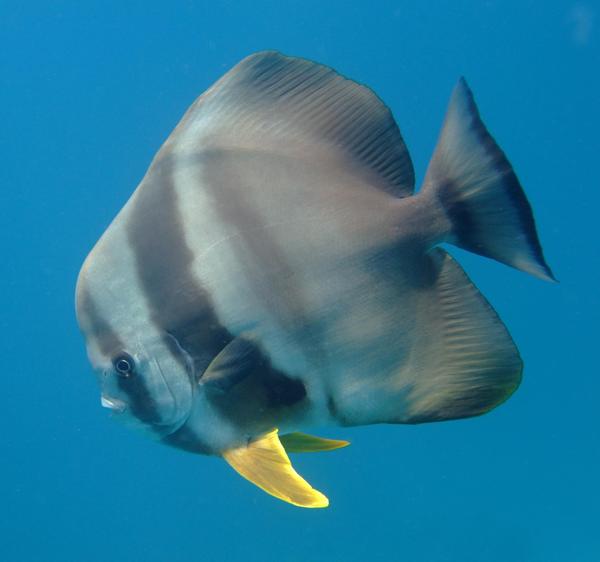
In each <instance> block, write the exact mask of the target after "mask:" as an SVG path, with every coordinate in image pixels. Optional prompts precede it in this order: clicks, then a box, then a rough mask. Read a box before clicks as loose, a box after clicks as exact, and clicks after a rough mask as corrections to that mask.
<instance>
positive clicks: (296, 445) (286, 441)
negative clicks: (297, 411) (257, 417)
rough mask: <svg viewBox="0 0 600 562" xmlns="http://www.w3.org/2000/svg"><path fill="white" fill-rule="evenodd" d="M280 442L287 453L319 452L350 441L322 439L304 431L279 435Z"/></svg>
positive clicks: (345, 445) (338, 447) (333, 448)
mask: <svg viewBox="0 0 600 562" xmlns="http://www.w3.org/2000/svg"><path fill="white" fill-rule="evenodd" d="M281 444H282V445H283V448H284V449H285V450H286V452H287V453H320V452H322V451H333V450H335V449H341V448H342V447H347V446H348V445H350V442H349V441H339V440H337V439H323V438H322V437H315V436H314V435H307V434H306V433H286V434H285V435H282V436H281Z"/></svg>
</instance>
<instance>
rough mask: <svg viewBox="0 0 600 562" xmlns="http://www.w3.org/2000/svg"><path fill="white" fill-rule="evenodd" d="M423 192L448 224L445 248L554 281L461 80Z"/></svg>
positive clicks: (526, 211) (511, 175)
mask: <svg viewBox="0 0 600 562" xmlns="http://www.w3.org/2000/svg"><path fill="white" fill-rule="evenodd" d="M424 190H428V191H433V192H435V194H436V196H437V198H438V200H439V201H440V202H441V204H442V206H443V207H444V210H445V212H446V214H447V215H448V217H449V218H450V222H451V224H452V231H451V235H450V238H449V239H448V242H451V243H452V244H455V245H456V246H459V247H461V248H463V249H465V250H469V251H471V252H474V253H476V254H480V255H482V256H486V257H489V258H493V259H495V260H497V261H499V262H502V263H505V264H507V265H510V266H512V267H515V268H517V269H520V270H522V271H526V272H527V273H531V274H533V275H535V276H537V277H540V278H541V279H546V280H555V279H554V276H553V274H552V271H551V270H550V268H549V267H548V265H547V264H546V261H545V260H544V255H543V253H542V247H541V245H540V242H539V240H538V236H537V232H536V229H535V221H534V219H533V213H532V211H531V206H530V205H529V202H528V201H527V197H526V196H525V193H524V192H523V189H522V187H521V184H520V183H519V180H518V179H517V176H516V175H515V172H514V171H513V169H512V166H511V165H510V163H509V161H508V160H507V158H506V156H505V155H504V153H503V152H502V150H501V149H500V147H499V146H498V145H497V144H496V141H495V140H494V139H493V138H492V136H491V135H490V134H489V133H488V131H487V129H486V128H485V125H484V124H483V122H482V120H481V118H480V116H479V112H478V110H477V106H476V105H475V101H474V99H473V94H472V93H471V90H470V89H469V87H468V86H467V83H466V82H465V80H464V79H463V78H461V79H460V81H459V82H458V84H457V86H456V88H455V89H454V92H453V94H452V98H451V100H450V104H449V106H448V111H447V113H446V118H445V121H444V126H443V128H442V132H441V134H440V138H439V140H438V144H437V147H436V149H435V152H434V154H433V157H432V159H431V162H430V164H429V168H428V170H427V176H426V178H425V184H424Z"/></svg>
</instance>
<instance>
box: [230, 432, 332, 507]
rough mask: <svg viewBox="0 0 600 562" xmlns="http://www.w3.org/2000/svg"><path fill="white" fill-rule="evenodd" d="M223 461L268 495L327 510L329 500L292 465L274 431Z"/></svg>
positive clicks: (301, 505)
mask: <svg viewBox="0 0 600 562" xmlns="http://www.w3.org/2000/svg"><path fill="white" fill-rule="evenodd" d="M223 458H224V459H225V460H226V461H227V462H228V463H229V464H230V465H231V466H232V467H233V468H234V469H235V470H237V472H239V473H240V474H241V475H242V476H243V477H244V478H246V479H247V480H250V482H252V483H253V484H256V485H257V486H258V487H259V488H261V489H263V490H264V491H265V492H267V494H271V495H272V496H275V497H276V498H279V499H280V500H283V501H285V502H288V503H291V504H293V505H297V506H299V507H327V506H328V505H329V500H328V499H327V498H326V497H325V496H324V495H323V494H322V493H321V492H319V491H318V490H315V489H314V488H313V487H312V486H311V485H310V484H309V483H308V482H307V481H306V480H304V478H302V477H301V476H300V475H299V474H298V473H297V472H296V471H295V470H294V467H293V466H292V463H291V462H290V459H289V457H288V456H287V454H286V452H285V449H284V448H283V446H282V445H281V442H280V441H279V437H278V436H277V430H276V429H274V430H273V431H271V432H270V433H267V434H266V435H264V436H263V437H261V438H260V439H257V440H256V441H252V442H251V443H249V444H248V445H247V446H244V447H238V448H236V449H230V450H229V451H225V452H224V453H223Z"/></svg>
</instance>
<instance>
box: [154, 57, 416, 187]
mask: <svg viewBox="0 0 600 562" xmlns="http://www.w3.org/2000/svg"><path fill="white" fill-rule="evenodd" d="M167 147H169V148H174V147H176V150H184V151H189V150H190V148H191V149H192V150H197V149H201V150H207V149H211V148H217V149H219V148H238V149H244V148H246V149H251V150H260V151H266V152H272V153H280V154H290V153H292V154H293V155H294V156H305V157H307V160H308V161H309V163H310V162H313V161H314V159H315V158H321V159H329V160H333V161H334V162H335V161H337V162H339V163H340V164H343V165H345V167H346V168H347V169H350V170H353V171H354V172H355V173H356V174H357V175H359V176H361V177H363V178H364V179H365V181H366V182H367V183H369V184H370V185H373V186H375V187H377V188H378V189H381V190H382V191H385V192H387V193H390V194H392V195H394V196H396V197H406V196H409V195H411V194H412V193H413V190H414V172H413V166H412V163H411V160H410V156H409V154H408V151H407V149H406V146H405V144H404V141H403V140H402V136H401V134H400V131H399V129H398V126H397V125H396V122H395V121H394V118H393V116H392V114H391V112H390V110H389V109H388V108H387V107H386V106H385V104H384V103H383V102H382V101H381V100H380V99H379V98H378V97H377V96H376V95H375V93H373V92H372V91H371V90H370V89H369V88H367V87H366V86H362V85H360V84H357V83H356V82H353V81H352V80H348V79H347V78H344V77H343V76H341V75H339V74H338V73H336V72H335V71H334V70H332V69H331V68H328V67H326V66H323V65H320V64H317V63H314V62H311V61H308V60H305V59H300V58H294V57H286V56H284V55H281V54H280V53H277V52H273V51H265V52H260V53H256V54H254V55H251V56H249V57H247V58H245V59H244V60H242V61H241V62H240V63H239V64H237V65H236V66H235V67H234V68H233V69H231V70H230V71H229V72H228V73H227V74H225V75H224V76H223V77H222V78H221V79H220V80H219V81H218V82H216V83H215V84H214V85H213V86H212V87H211V88H210V89H209V90H207V91H206V92H205V93H204V94H203V95H202V96H201V97H200V98H198V100H196V102H195V103H194V104H193V105H192V107H191V108H190V109H189V110H188V112H187V113H186V114H185V116H184V117H183V119H182V121H181V123H180V124H179V126H178V127H177V129H176V130H175V132H174V134H173V136H172V138H170V139H169V141H167V143H166V144H165V148H167Z"/></svg>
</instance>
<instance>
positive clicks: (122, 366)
mask: <svg viewBox="0 0 600 562" xmlns="http://www.w3.org/2000/svg"><path fill="white" fill-rule="evenodd" d="M447 245H454V246H456V247H459V248H461V249H463V250H467V251H470V252H473V253H475V254H478V255H480V256H484V257H487V258H491V259H494V260H496V261H498V262H501V263H504V264H506V265H508V266H512V267H513V268H516V269H518V270H521V271H523V272H526V273H529V274H532V275H534V276H536V277H538V278H540V279H543V280H548V281H555V278H554V275H553V273H552V271H551V270H550V268H549V266H548V265H547V263H546V260H545V258H544V255H543V252H542V247H541V245H540V242H539V238H538V234H537V231H536V225H535V221H534V217H533V212H532V209H531V206H530V204H529V202H528V200H527V198H526V196H525V193H524V191H523V189H522V187H521V185H520V183H519V180H518V178H517V176H516V174H515V172H514V170H513V168H512V166H511V164H510V163H509V161H508V159H507V157H506V155H505V154H504V152H503V151H502V150H501V148H500V147H499V146H498V144H497V143H496V141H495V140H494V138H493V137H492V136H491V134H490V133H489V132H488V130H487V128H486V126H485V125H484V123H483V121H482V119H481V116H480V114H479V110H478V108H477V106H476V104H475V101H474V97H473V94H472V92H471V90H470V89H469V87H468V85H467V83H466V81H465V80H464V79H463V78H461V79H460V80H459V81H458V84H457V85H456V87H455V88H454V90H453V92H452V95H451V98H450V102H449V105H448V108H447V112H446V116H445V119H444V122H443V125H442V129H441V133H440V135H439V138H438V141H437V145H436V147H435V149H434V152H433V156H432V158H431V160H430V162H429V165H428V167H427V170H426V173H425V176H424V180H423V182H422V185H421V187H420V188H419V190H418V191H416V190H415V174H414V169H413V165H412V162H411V158H410V155H409V153H408V150H407V147H406V145H405V142H404V140H403V138H402V135H401V133H400V130H399V128H398V125H397V124H396V121H395V120H394V117H393V115H392V113H391V111H390V110H389V109H388V107H387V106H386V105H385V104H384V103H383V101H381V99H380V98H379V97H377V95H376V94H375V93H374V92H373V91H372V90H370V89H369V88H368V87H366V86H364V85H361V84H359V83H357V82H355V81H353V80H350V79H348V78H346V77H344V76H342V75H341V74H339V73H337V72H336V71H335V70H333V69H331V68H329V67H327V66H324V65H321V64H318V63H316V62H312V61H309V60H306V59H302V58H296V57H289V56H285V55H283V54H281V53H279V52H275V51H264V52H259V53H255V54H252V55H250V56H248V57H247V58H245V59H243V60H242V61H241V62H239V63H238V64H237V65H236V66H235V67H233V68H232V69H231V70H229V71H228V72H227V73H226V74H225V75H224V76H223V77H222V78H220V79H219V80H218V81H217V82H216V83H215V84H214V85H213V86H212V87H210V88H209V89H208V90H207V91H206V92H204V93H203V94H202V95H200V97H199V98H198V99H197V100H196V101H195V102H194V103H193V104H192V105H191V107H190V108H189V109H188V110H187V112H186V113H185V114H184V116H183V118H182V119H181V121H180V122H179V124H178V125H177V126H176V128H175V129H174V130H173V132H172V133H171V134H170V136H169V137H168V138H167V140H166V141H165V142H164V144H163V145H162V147H161V148H160V150H159V151H158V153H157V154H156V156H155V157H154V159H153V160H152V162H151V164H150V167H149V169H148V171H147V172H146V174H145V176H144V177H143V179H142V181H141V182H140V184H139V185H138V186H137V188H136V189H135V191H134V192H133V194H132V195H131V197H130V198H129V200H128V201H127V203H126V204H125V205H124V207H123V208H122V209H121V211H120V212H119V213H118V214H117V216H116V217H115V218H114V220H113V221H112V222H111V224H110V225H109V226H108V228H107V229H106V230H105V232H104V233H103V234H102V236H101V237H100V239H99V240H98V242H97V243H96V244H95V246H94V247H93V249H92V250H91V252H90V253H89V255H88V256H87V258H86V259H85V260H84V263H83V265H82V267H81V270H80V273H79V276H78V279H77V285H76V296H75V301H76V315H77V320H78V324H79V327H80V329H81V331H82V333H83V336H84V339H85V343H86V348H87V354H88V357H89V360H90V362H91V364H92V367H93V369H94V371H95V373H96V376H97V379H98V382H99V385H100V390H101V404H102V406H104V407H105V408H107V409H109V410H110V411H111V412H112V414H113V417H115V418H116V419H118V420H121V421H123V422H124V423H126V424H127V425H129V426H132V427H134V428H137V429H140V430H141V431H142V432H143V433H145V434H146V435H148V436H150V437H151V438H153V439H154V440H156V441H158V442H160V443H163V444H165V445H168V446H170V447H175V448H178V449H183V450H185V451H188V452H191V453H195V454H200V455H215V456H219V457H222V458H223V459H224V460H225V461H226V462H227V463H228V464H229V465H230V466H231V467H232V468H233V469H235V471H237V472H238V473H239V474H240V475H241V476H243V477H244V478H246V479H247V480H249V481H250V482H252V483H254V484H255V485H257V486H258V487H259V488H261V489H262V490H264V491H265V492H267V493H268V494H270V495H272V496H274V497H276V498H278V499H280V500H283V501H285V502H288V503H290V504H292V505H296V506H300V507H307V508H320V507H326V506H327V505H328V504H329V500H328V498H327V497H326V496H325V494H323V493H322V492H321V491H319V490H317V489H316V488H313V486H312V485H311V484H309V483H308V482H307V481H306V480H305V479H304V478H302V476H300V475H299V474H298V473H297V472H296V471H295V469H294V467H293V465H292V463H291V461H290V457H289V455H290V454H293V453H310V452H322V451H333V450H336V449H340V448H343V447H345V446H347V445H348V442H347V441H345V440H338V439H326V438H322V437H318V436H314V435H311V434H310V433H309V432H310V431H312V430H314V428H315V427H338V428H343V427H351V426H361V425H371V424H384V423H385V424H420V423H426V422H440V421H445V420H454V419H460V418H468V417H473V416H479V415H482V414H484V413H486V412H489V411H490V410H492V409H494V408H495V407H496V406H498V405H500V404H502V403H503V402H505V401H506V400H507V399H508V397H509V396H511V395H512V394H513V393H514V392H515V390H516V389H517V387H518V386H519V383H520V381H521V377H522V369H523V363H522V359H521V357H520V354H519V351H518V349H517V347H516V345H515V343H514V342H513V339H512V338H511V336H510V334H509V332H508V330H507V328H506V327H505V325H504V324H503V322H502V321H501V319H500V318H499V316H498V314H497V313H496V312H495V311H494V309H493V308H492V306H491V305H490V304H489V303H488V301H487V300H486V299H485V297H484V296H483V295H482V294H481V293H480V292H479V290H478V289H477V287H476V286H475V285H474V284H473V282H472V281H470V279H469V277H468V276H467V274H466V273H465V272H464V271H463V269H462V267H461V266H460V265H459V264H458V262H457V261H456V260H455V259H454V258H453V257H451V254H450V251H449V250H448V249H447ZM442 246H444V247H442ZM311 428H313V429H311ZM307 432H308V433H307Z"/></svg>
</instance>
